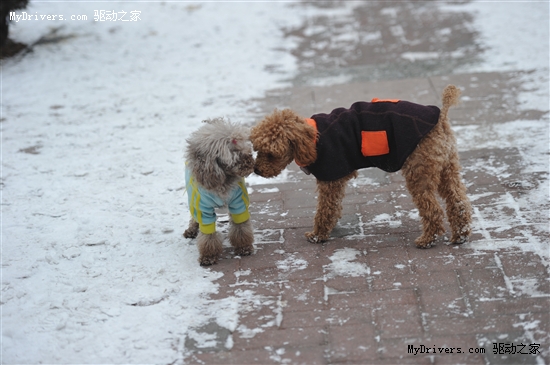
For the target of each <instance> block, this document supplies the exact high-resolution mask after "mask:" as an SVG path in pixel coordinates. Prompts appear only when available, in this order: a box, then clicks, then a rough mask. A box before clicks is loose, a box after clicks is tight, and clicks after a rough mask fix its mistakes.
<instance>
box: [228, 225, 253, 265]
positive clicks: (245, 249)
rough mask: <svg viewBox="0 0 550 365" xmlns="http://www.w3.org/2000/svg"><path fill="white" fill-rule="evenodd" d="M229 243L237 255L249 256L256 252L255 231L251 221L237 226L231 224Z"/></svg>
mask: <svg viewBox="0 0 550 365" xmlns="http://www.w3.org/2000/svg"><path fill="white" fill-rule="evenodd" d="M229 242H230V243H231V246H233V248H234V250H235V255H238V256H248V255H250V254H252V252H254V245H253V244H252V243H253V242H254V229H253V228H252V224H251V223H250V219H249V220H247V221H246V222H243V223H240V224H236V223H233V222H231V226H230V227H229Z"/></svg>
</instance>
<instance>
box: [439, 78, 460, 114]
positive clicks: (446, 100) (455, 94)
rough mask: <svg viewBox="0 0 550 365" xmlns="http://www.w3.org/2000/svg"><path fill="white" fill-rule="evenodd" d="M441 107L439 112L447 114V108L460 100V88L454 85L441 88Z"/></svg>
mask: <svg viewBox="0 0 550 365" xmlns="http://www.w3.org/2000/svg"><path fill="white" fill-rule="evenodd" d="M442 101H443V108H442V109H441V114H443V115H447V112H448V111H449V108H450V107H452V106H454V105H458V103H459V102H460V89H459V88H458V87H456V86H454V85H448V86H447V87H446V88H445V89H444V90H443V96H442Z"/></svg>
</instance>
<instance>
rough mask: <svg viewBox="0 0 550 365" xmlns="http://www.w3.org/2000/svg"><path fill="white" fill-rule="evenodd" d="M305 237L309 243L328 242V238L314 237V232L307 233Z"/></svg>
mask: <svg viewBox="0 0 550 365" xmlns="http://www.w3.org/2000/svg"><path fill="white" fill-rule="evenodd" d="M305 236H306V238H307V240H308V241H309V242H311V243H323V242H325V241H326V240H328V237H323V236H319V235H316V234H315V233H314V232H307V233H306V234H305Z"/></svg>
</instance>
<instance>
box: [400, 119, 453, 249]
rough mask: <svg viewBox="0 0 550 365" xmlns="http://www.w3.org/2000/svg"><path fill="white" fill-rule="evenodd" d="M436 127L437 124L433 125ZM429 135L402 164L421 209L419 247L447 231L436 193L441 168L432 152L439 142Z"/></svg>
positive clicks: (427, 244)
mask: <svg viewBox="0 0 550 365" xmlns="http://www.w3.org/2000/svg"><path fill="white" fill-rule="evenodd" d="M434 130H437V127H436V128H434ZM433 135H434V133H432V134H430V135H428V136H427V137H426V138H425V139H424V140H423V141H422V142H421V143H420V144H419V146H418V147H417V149H416V150H415V151H414V152H413V153H412V154H411V155H410V156H409V158H408V159H407V161H405V164H404V165H403V169H402V171H403V176H404V177H405V180H406V183H407V189H408V190H409V193H410V194H411V196H412V199H413V202H414V204H415V205H416V207H417V208H418V214H419V215H420V219H421V221H422V235H421V236H420V237H418V238H417V239H416V240H415V243H416V246H417V247H419V248H430V247H431V246H432V245H433V242H434V241H435V239H436V238H437V236H438V235H440V234H443V233H444V232H445V228H444V226H443V218H444V216H445V213H444V212H443V208H442V207H441V205H440V204H439V202H438V200H437V197H436V193H437V191H438V188H439V186H440V176H441V171H442V166H441V165H442V164H441V158H440V157H439V154H435V153H434V154H431V153H432V151H433V148H434V145H437V143H438V142H439V140H438V139H434V138H433Z"/></svg>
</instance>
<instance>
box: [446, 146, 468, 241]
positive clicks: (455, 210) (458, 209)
mask: <svg viewBox="0 0 550 365" xmlns="http://www.w3.org/2000/svg"><path fill="white" fill-rule="evenodd" d="M438 191H439V194H440V195H441V197H442V198H443V199H445V203H446V211H447V219H448V220H449V224H450V225H451V231H452V236H451V243H464V242H466V240H467V239H468V236H469V235H470V233H471V231H472V228H471V224H472V207H471V205H470V200H469V199H468V196H467V195H466V187H465V186H464V184H463V183H462V180H461V179H460V163H459V160H458V153H457V152H456V149H453V153H452V156H451V158H450V161H449V163H448V165H447V166H445V168H443V170H442V171H441V181H440V183H439V188H438Z"/></svg>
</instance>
